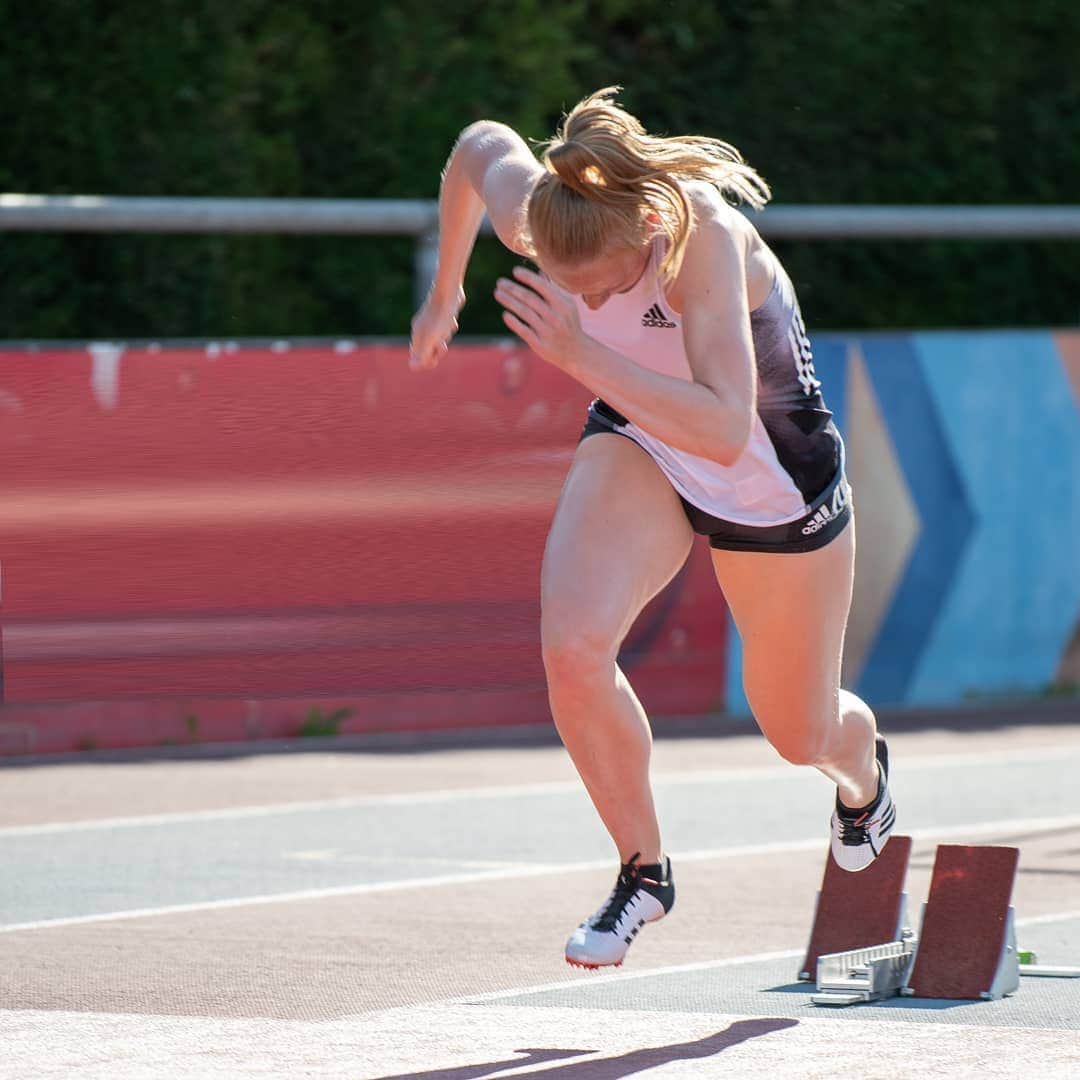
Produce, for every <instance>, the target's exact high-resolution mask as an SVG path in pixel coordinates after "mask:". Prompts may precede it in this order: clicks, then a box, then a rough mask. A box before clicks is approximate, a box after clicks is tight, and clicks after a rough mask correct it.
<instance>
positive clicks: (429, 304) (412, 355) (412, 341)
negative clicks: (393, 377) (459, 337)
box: [409, 289, 465, 370]
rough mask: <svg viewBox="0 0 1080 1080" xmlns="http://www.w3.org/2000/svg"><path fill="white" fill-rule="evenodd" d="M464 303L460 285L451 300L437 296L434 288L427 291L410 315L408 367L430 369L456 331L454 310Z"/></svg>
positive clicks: (448, 345) (439, 358)
mask: <svg viewBox="0 0 1080 1080" xmlns="http://www.w3.org/2000/svg"><path fill="white" fill-rule="evenodd" d="M464 306H465V292H464V290H462V289H458V291H457V295H456V296H455V297H453V298H452V299H451V300H445V299H438V298H436V296H435V293H434V292H431V293H428V298H427V299H426V300H425V301H424V303H423V305H422V307H421V308H420V310H419V311H418V312H417V313H416V314H415V315H414V316H413V320H412V333H411V335H410V337H409V367H411V368H413V369H414V370H419V369H421V368H422V369H425V370H430V369H431V368H433V367H435V366H437V365H438V363H439V361H440V360H441V359H442V358H443V355H444V354H445V353H446V351H447V349H448V348H449V347H450V339H451V338H452V337H453V336H454V335H455V334H456V333H457V328H458V321H457V317H458V313H459V312H460V311H461V309H462V308H463V307H464Z"/></svg>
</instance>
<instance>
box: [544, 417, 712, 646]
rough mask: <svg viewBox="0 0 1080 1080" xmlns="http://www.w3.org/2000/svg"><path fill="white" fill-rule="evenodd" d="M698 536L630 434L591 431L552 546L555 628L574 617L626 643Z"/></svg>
mask: <svg viewBox="0 0 1080 1080" xmlns="http://www.w3.org/2000/svg"><path fill="white" fill-rule="evenodd" d="M692 541H693V530H692V529H691V528H690V523H689V522H688V521H687V518H686V514H685V513H684V511H683V508H682V504H681V502H680V501H679V497H678V495H677V494H676V493H675V491H674V489H673V488H672V487H671V484H670V482H669V481H668V479H667V477H665V476H664V474H663V473H662V472H661V471H660V469H659V467H658V466H657V464H656V463H655V462H654V461H653V460H652V458H651V457H650V456H649V455H648V454H647V453H646V452H645V451H644V450H643V449H642V448H641V447H640V446H638V445H637V444H636V443H635V442H633V441H632V440H630V439H628V438H626V437H625V436H623V435H616V434H606V433H605V434H597V435H592V436H589V437H588V438H586V439H584V440H583V441H582V442H581V443H580V444H579V445H578V449H577V452H576V454H575V456H574V462H573V464H572V465H571V467H570V472H569V473H568V475H567V478H566V483H565V485H564V486H563V491H562V495H561V497H560V499H559V504H558V507H557V508H556V511H555V516H554V520H553V521H552V524H551V531H550V532H549V534H548V539H547V546H546V548H545V551H544V566H543V573H542V582H541V601H542V604H543V613H544V621H545V623H546V625H547V627H548V628H552V624H553V622H556V621H557V622H558V623H559V624H560V625H561V626H565V624H566V623H568V622H569V623H572V624H573V625H575V626H577V627H578V628H579V629H581V630H582V631H588V632H589V633H591V634H593V635H598V636H602V637H609V638H610V639H611V640H612V641H613V642H617V641H621V640H622V638H623V637H624V636H625V635H626V633H627V632H628V631H629V629H630V627H631V625H632V624H633V621H634V619H635V618H636V617H637V615H638V613H639V612H640V611H641V609H642V608H643V607H644V606H645V605H646V604H647V603H648V601H649V600H650V599H652V597H653V596H655V595H656V594H657V593H658V592H659V591H660V590H661V589H662V588H663V587H664V586H665V585H666V584H667V583H668V582H669V581H670V580H671V579H672V578H673V577H674V576H675V574H676V573H677V572H678V570H679V568H680V567H681V566H682V565H683V563H684V562H685V561H686V557H687V555H688V554H689V552H690V545H691V543H692Z"/></svg>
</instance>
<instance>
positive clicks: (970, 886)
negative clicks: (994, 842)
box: [901, 844, 1020, 1000]
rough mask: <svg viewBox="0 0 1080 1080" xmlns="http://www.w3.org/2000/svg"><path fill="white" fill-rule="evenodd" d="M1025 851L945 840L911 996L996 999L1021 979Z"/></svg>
mask: <svg viewBox="0 0 1080 1080" xmlns="http://www.w3.org/2000/svg"><path fill="white" fill-rule="evenodd" d="M1019 861H1020V850H1019V848H1014V847H965V846H963V845H961V844H942V845H941V846H940V847H939V848H938V849H937V855H936V856H935V857H934V871H933V875H932V876H931V878H930V895H929V897H928V899H927V901H926V906H925V907H924V908H923V919H922V929H921V930H920V932H919V950H918V953H917V954H916V957H915V966H914V968H913V969H912V972H911V978H910V980H909V981H908V984H907V986H905V987H904V988H903V990H902V991H901V992H902V993H903V994H904V995H905V996H907V997H920V998H952V999H959V1000H977V999H978V998H986V999H987V1000H995V999H997V998H1000V997H1004V996H1005V995H1006V994H1011V993H1013V992H1014V991H1015V990H1017V989H1018V988H1019V986H1020V962H1019V959H1018V958H1017V955H1016V928H1015V923H1014V914H1013V909H1012V907H1010V902H1011V900H1012V890H1013V882H1014V881H1015V879H1016V867H1017V864H1018V863H1019Z"/></svg>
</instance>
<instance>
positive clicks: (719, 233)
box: [669, 182, 756, 311]
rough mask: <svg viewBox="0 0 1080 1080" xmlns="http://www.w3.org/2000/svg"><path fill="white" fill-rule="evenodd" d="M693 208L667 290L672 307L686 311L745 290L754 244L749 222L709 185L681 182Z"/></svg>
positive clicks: (753, 234) (752, 230)
mask: <svg viewBox="0 0 1080 1080" xmlns="http://www.w3.org/2000/svg"><path fill="white" fill-rule="evenodd" d="M682 187H683V190H684V192H685V193H686V196H687V198H688V199H689V201H690V206H691V207H692V209H693V214H694V221H693V228H692V229H691V232H690V235H689V237H688V238H687V242H686V249H685V251H684V253H683V259H682V265H681V266H680V268H679V272H678V276H677V277H676V279H675V281H674V282H673V284H672V286H671V288H670V289H669V297H670V299H671V301H672V303H673V304H674V305H675V307H676V308H678V309H680V310H684V311H685V310H686V309H687V308H692V307H693V306H694V305H695V304H696V303H700V302H701V301H702V300H703V299H705V298H708V302H709V303H710V305H711V304H715V303H716V299H717V296H718V295H721V294H725V293H732V294H736V293H739V292H745V281H746V265H747V261H748V257H749V255H750V252H751V251H752V250H753V246H754V236H755V235H756V234H755V231H754V227H753V225H752V224H751V223H750V222H749V221H748V220H747V219H746V217H745V216H744V215H743V214H742V212H741V211H740V210H738V209H737V208H736V207H734V206H732V205H731V204H730V203H728V202H727V201H726V200H725V199H724V197H723V196H722V195H721V194H720V192H719V191H717V190H716V188H715V187H713V186H712V185H711V184H706V183H699V182H688V183H683V185H682Z"/></svg>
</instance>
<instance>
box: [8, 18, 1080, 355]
mask: <svg viewBox="0 0 1080 1080" xmlns="http://www.w3.org/2000/svg"><path fill="white" fill-rule="evenodd" d="M3 7H4V13H5V21H4V26H5V44H4V46H3V47H2V48H0V80H2V82H3V85H4V86H5V87H7V88H8V93H6V94H4V95H2V96H0V122H2V126H3V130H4V133H5V144H4V154H3V157H2V159H0V190H6V191H28V192H37V193H46V194H69V193H108V194H130V195H218V196H295V197H301V196H321V197H360V198H430V197H434V196H435V194H436V192H437V188H438V178H439V172H440V170H441V168H442V165H443V163H444V162H445V159H446V156H447V154H448V153H449V150H450V148H451V146H452V145H453V142H454V139H455V137H456V135H457V133H458V132H459V131H460V130H461V128H463V127H464V126H465V125H466V124H468V123H470V122H471V121H473V120H476V119H479V118H481V117H494V118H496V119H500V120H503V121H505V122H506V123H509V124H511V125H512V126H514V127H515V128H516V129H517V130H519V131H520V132H522V134H523V135H525V136H526V137H528V138H532V139H542V138H545V137H547V136H548V135H549V134H550V133H551V131H552V129H553V127H554V125H555V124H556V123H557V121H558V118H559V115H560V114H561V112H562V111H563V109H564V108H566V107H568V106H569V105H571V104H573V103H574V102H575V101H576V100H577V99H578V98H580V97H581V96H582V95H584V94H585V93H587V92H589V91H591V90H594V89H596V88H597V87H599V86H603V85H606V84H608V83H613V82H614V83H620V84H622V85H624V86H625V88H626V90H625V93H624V101H625V102H626V104H627V106H628V107H629V108H631V109H632V110H633V111H635V112H637V113H638V114H639V115H640V116H641V118H642V120H643V121H644V122H645V124H646V126H647V127H649V128H650V129H651V130H654V131H657V132H667V133H671V134H675V133H682V132H703V133H707V134H714V135H718V136H720V137H722V138H725V139H727V140H729V141H731V142H733V143H735V145H737V146H739V147H740V149H741V150H742V151H743V153H744V154H745V156H746V157H747V159H748V160H749V161H750V162H751V163H752V164H754V165H755V166H756V167H757V168H758V169H759V170H760V171H761V172H762V174H763V175H764V176H765V177H766V178H767V179H768V180H769V181H770V183H771V184H772V186H773V189H774V193H775V199H776V201H777V202H778V203H786V204H799V203H863V204H869V203H998V202H1002V203H1068V202H1075V201H1077V191H1078V190H1080V188H1078V186H1077V180H1076V177H1077V176H1080V65H1077V64H1076V63H1075V48H1074V43H1075V42H1076V41H1077V40H1080V5H1076V4H1074V3H1070V2H1066V0H1032V2H1030V3H1027V4H1023V5H1018V4H1015V3H1012V2H1009V0H979V2H976V0H954V2H952V3H949V4H937V3H933V2H931V0H881V2H878V3H873V4H859V3H855V2H854V0H847V2H840V0H831V2H825V3H820V4H813V5H808V4H796V3H795V2H794V0H760V2H758V3H756V4H735V3H718V4H701V3H689V2H686V0H566V2H564V3H560V4H547V3H542V2H541V0H515V2H513V3H508V2H506V0H487V2H484V3H481V2H479V0H462V2H461V3H458V4H455V5H453V6H447V7H437V6H433V5H430V4H429V3H427V0H424V2H421V0H390V2H387V3H383V4H375V5H369V4H363V3H360V2H359V0H337V2H334V3H331V2H329V0H311V2H309V3H306V4H303V5H299V4H293V3H286V2H283V0H232V2H231V3H229V4H220V3H216V2H214V0H185V2H184V3H183V4H181V3H179V2H178V0H162V2H160V3H158V4H153V5H146V4H136V3H134V2H132V0H113V2H110V3H105V2H104V0H53V2H52V3H50V4H49V5H48V17H47V18H43V17H42V16H41V13H40V12H39V11H38V10H37V9H36V8H34V7H33V5H15V4H5V5H4V6H3ZM777 247H778V250H779V252H780V254H781V255H782V257H783V258H784V259H785V261H786V262H787V263H788V266H789V269H790V270H791V272H792V275H793V277H794V278H795V280H796V283H797V285H798V287H799V289H800V292H801V294H802V299H803V306H804V310H805V312H806V315H807V318H808V321H809V322H810V323H811V325H812V326H817V327H835V328H840V327H844V328H852V329H857V328H867V327H905V326H944V325H957V326H976V325H1038V324H1050V325H1065V324H1071V323H1076V322H1077V321H1080V310H1078V305H1080V302H1078V301H1077V299H1076V298H1077V296H1080V244H1077V243H1076V242H1068V243H1067V242H1059V243H1049V242H1046V243H1023V244H1003V243H994V244H988V243H941V242H938V243H922V242H910V241H904V242H901V241H889V242H873V243H871V242H863V243H838V242H828V243H820V242H813V243H811V242H803V243H795V242H788V243H785V244H778V245H777ZM513 261H514V260H513V257H512V256H510V255H508V254H507V253H506V252H504V251H503V250H502V249H501V248H500V247H499V246H498V245H497V244H496V243H495V242H494V241H491V240H481V241H480V243H479V244H478V246H477V251H476V255H475V258H474V262H473V265H472V267H471V270H470V276H469V280H468V282H467V286H466V287H467V292H468V294H469V297H470V301H469V305H468V307H467V308H466V311H465V313H464V315H463V319H462V332H463V333H502V332H503V329H502V324H501V322H500V320H499V318H498V313H497V310H496V306H495V304H494V302H493V301H492V299H491V289H492V287H493V284H494V278H495V276H496V275H497V274H498V273H501V272H504V271H505V270H506V269H507V268H508V267H509V266H510V265H512V263H513ZM0 272H2V273H3V277H4V282H5V288H4V290H3V291H2V293H0V337H6V338H63V337H71V338H86V337H151V338H159V337H168V336H211V337H223V336H229V337H238V336H278V335H285V334H295V335H338V334H379V335H401V334H404V333H406V332H407V327H408V321H409V317H410V315H411V309H412V244H411V241H409V240H407V239H396V238H341V237H329V238H303V237H268V236H253V237H229V236H207V237H202V236H185V237H172V236H131V235H124V236H96V235H95V236H91V235H83V236H78V235H56V234H53V235H34V234H8V235H7V236H5V238H4V243H3V245H0Z"/></svg>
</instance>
